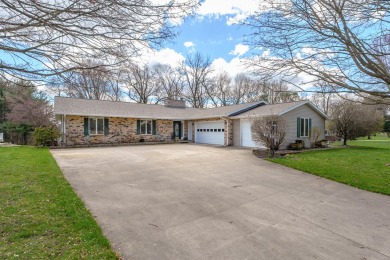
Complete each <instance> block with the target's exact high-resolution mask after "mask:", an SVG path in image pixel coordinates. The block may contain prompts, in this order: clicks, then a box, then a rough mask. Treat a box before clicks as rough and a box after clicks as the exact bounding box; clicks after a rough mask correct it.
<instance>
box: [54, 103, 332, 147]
mask: <svg viewBox="0 0 390 260" xmlns="http://www.w3.org/2000/svg"><path fill="white" fill-rule="evenodd" d="M54 114H55V115H56V118H57V119H58V120H59V121H60V122H61V125H60V129H61V143H62V144H64V145H82V144H99V143H131V142H140V141H168V140H172V139H180V140H189V141H193V142H195V143H205V144H217V145H225V146H232V145H234V146H243V147H256V146H257V145H256V144H255V143H254V142H253V141H252V135H251V130H250V118H253V117H258V116H264V115H271V114H278V115H282V116H284V117H286V118H287V121H288V133H287V138H286V141H285V143H284V147H286V146H287V145H288V144H289V143H292V142H295V140H297V139H299V140H304V141H305V143H306V145H307V146H308V145H309V141H308V135H309V131H310V127H314V126H316V127H318V128H320V129H321V131H322V135H321V137H320V138H321V139H323V138H324V131H325V119H326V118H327V117H326V115H325V114H323V113H322V112H321V111H320V110H319V109H318V108H316V107H315V106H314V105H313V104H312V103H311V102H310V101H298V102H290V103H282V104H273V105H268V104H266V103H265V102H263V101H259V102H253V103H247V104H239V105H232V106H225V107H216V108H188V107H186V106H185V101H181V100H168V101H167V102H166V104H165V105H150V104H138V103H130V102H115V101H102V100H89V99H74V98H64V97H55V100H54Z"/></svg>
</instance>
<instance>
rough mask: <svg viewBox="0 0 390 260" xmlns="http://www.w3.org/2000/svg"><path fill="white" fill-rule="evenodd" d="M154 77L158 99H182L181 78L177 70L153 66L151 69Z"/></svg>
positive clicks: (162, 65)
mask: <svg viewBox="0 0 390 260" xmlns="http://www.w3.org/2000/svg"><path fill="white" fill-rule="evenodd" d="M151 70H152V73H153V75H154V76H155V77H156V84H157V88H158V90H159V91H158V96H159V97H160V99H163V98H169V99H180V98H183V78H182V75H180V72H179V71H178V68H173V67H171V66H170V65H167V64H161V63H158V64H155V65H153V66H152V68H151Z"/></svg>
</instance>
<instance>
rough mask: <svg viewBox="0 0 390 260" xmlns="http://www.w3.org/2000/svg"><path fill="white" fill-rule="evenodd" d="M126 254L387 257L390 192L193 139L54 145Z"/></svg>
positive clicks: (142, 256) (57, 156)
mask: <svg viewBox="0 0 390 260" xmlns="http://www.w3.org/2000/svg"><path fill="white" fill-rule="evenodd" d="M52 154H53V155H54V157H55V159H56V160H57V162H58V164H59V166H60V167H61V169H62V171H63V173H64V175H65V177H66V178H67V179H68V180H69V182H70V183H71V185H72V186H73V187H74V189H75V190H76V192H77V193H78V194H79V196H80V197H81V198H82V199H83V200H84V202H85V203H86V205H87V207H88V208H89V209H90V210H91V211H92V213H93V215H94V216H95V217H96V219H97V220H98V222H99V223H100V225H101V226H102V228H103V230H104V232H105V234H106V235H107V236H108V238H109V239H110V240H111V242H112V245H113V247H114V249H115V250H116V251H117V252H119V253H120V254H121V256H123V258H124V259H390V197H388V196H383V195H379V194H374V193H371V192H366V191H362V190H358V189H355V188H352V187H349V186H346V185H343V184H339V183H336V182H332V181H329V180H326V179H322V178H318V177H315V176H312V175H309V174H305V173H302V172H298V171H295V170H291V169H288V168H286V167H282V166H279V165H275V164H272V163H269V162H266V161H264V160H261V159H257V158H255V157H254V156H252V155H251V151H250V150H246V149H233V148H222V147H211V146H203V145H193V144H177V145H176V144H175V145H150V146H131V147H115V148H89V149H65V150H52Z"/></svg>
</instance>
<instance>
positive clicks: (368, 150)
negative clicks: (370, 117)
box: [269, 135, 390, 195]
mask: <svg viewBox="0 0 390 260" xmlns="http://www.w3.org/2000/svg"><path fill="white" fill-rule="evenodd" d="M340 144H341V143H335V144H334V146H335V147H339V145H340ZM347 144H348V146H349V147H348V148H337V149H332V150H317V151H314V150H313V151H307V152H303V153H301V154H296V155H289V156H286V157H285V158H275V159H269V160H270V161H272V162H276V163H279V164H282V165H285V166H288V167H291V168H294V169H297V170H301V171H304V172H308V173H311V174H314V175H318V176H321V177H324V178H327V179H330V180H334V181H337V182H341V183H345V184H348V185H351V186H353V187H357V188H360V189H364V190H368V191H373V192H377V193H382V194H386V195H390V139H389V138H387V137H385V136H384V135H378V136H376V137H373V139H372V140H368V139H367V138H362V139H359V140H356V141H348V143H347Z"/></svg>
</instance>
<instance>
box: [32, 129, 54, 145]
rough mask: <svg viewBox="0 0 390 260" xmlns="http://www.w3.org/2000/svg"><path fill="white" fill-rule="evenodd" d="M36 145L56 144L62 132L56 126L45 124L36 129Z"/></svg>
mask: <svg viewBox="0 0 390 260" xmlns="http://www.w3.org/2000/svg"><path fill="white" fill-rule="evenodd" d="M34 137H35V145H36V146H54V145H56V144H57V139H58V138H59V137H60V132H59V131H58V129H57V128H56V127H52V126H44V127H37V128H35V131H34Z"/></svg>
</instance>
